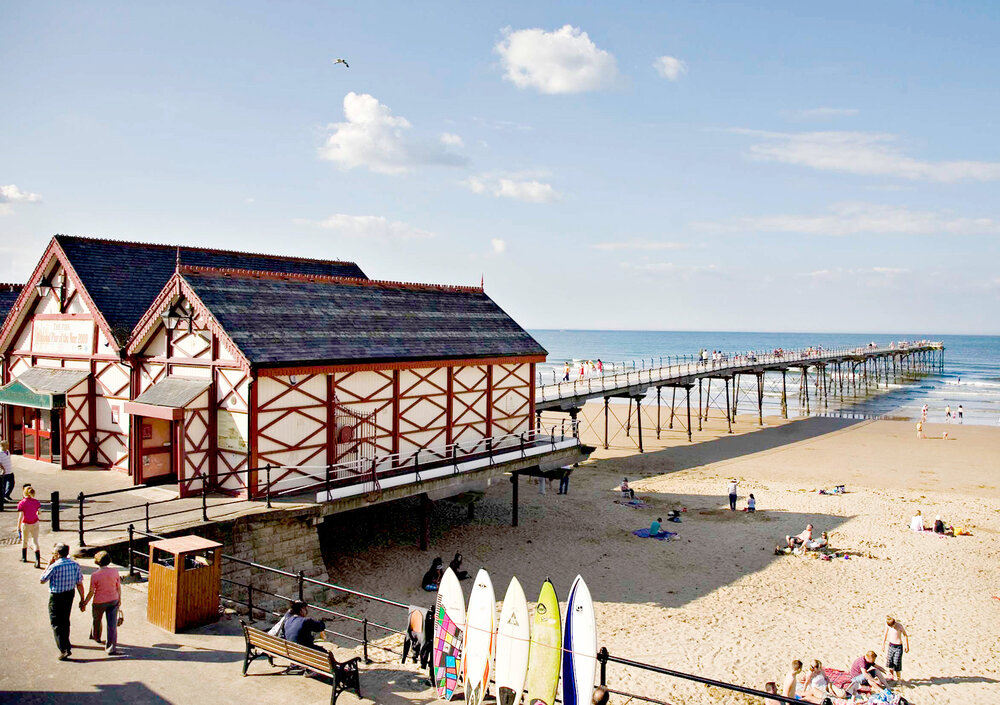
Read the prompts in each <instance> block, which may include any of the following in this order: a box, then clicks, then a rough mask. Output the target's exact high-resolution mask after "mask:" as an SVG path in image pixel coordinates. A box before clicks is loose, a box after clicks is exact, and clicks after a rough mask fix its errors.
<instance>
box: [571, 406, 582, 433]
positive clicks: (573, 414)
mask: <svg viewBox="0 0 1000 705" xmlns="http://www.w3.org/2000/svg"><path fill="white" fill-rule="evenodd" d="M576 415H577V410H576V409H575V408H574V409H570V410H569V420H570V422H571V425H572V426H573V438H575V439H577V440H580V424H578V423H577V422H576Z"/></svg>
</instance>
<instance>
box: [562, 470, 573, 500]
mask: <svg viewBox="0 0 1000 705" xmlns="http://www.w3.org/2000/svg"><path fill="white" fill-rule="evenodd" d="M571 472H573V471H572V470H571V469H570V468H568V467H567V468H563V473H562V475H561V476H560V477H559V492H558V494H569V475H570V473H571Z"/></svg>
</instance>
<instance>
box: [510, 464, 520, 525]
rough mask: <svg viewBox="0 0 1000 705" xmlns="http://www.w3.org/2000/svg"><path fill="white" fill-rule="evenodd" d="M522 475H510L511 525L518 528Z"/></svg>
mask: <svg viewBox="0 0 1000 705" xmlns="http://www.w3.org/2000/svg"><path fill="white" fill-rule="evenodd" d="M519 477H520V475H519V474H518V473H516V472H514V473H511V475H510V525H511V526H517V485H518V482H517V480H518V478H519Z"/></svg>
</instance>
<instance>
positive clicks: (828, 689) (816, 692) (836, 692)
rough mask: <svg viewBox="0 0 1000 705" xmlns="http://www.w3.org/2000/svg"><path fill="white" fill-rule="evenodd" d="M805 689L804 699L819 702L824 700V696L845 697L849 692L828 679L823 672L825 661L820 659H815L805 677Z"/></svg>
mask: <svg viewBox="0 0 1000 705" xmlns="http://www.w3.org/2000/svg"><path fill="white" fill-rule="evenodd" d="M804 691H805V692H804V695H803V699H804V700H808V701H812V702H817V703H821V702H823V699H824V698H829V697H830V696H833V697H835V698H843V697H844V696H845V695H846V694H847V693H845V692H844V690H843V689H842V688H838V687H837V686H835V685H834V684H833V683H831V682H830V681H828V680H827V678H826V674H825V673H824V672H823V663H822V662H821V661H820V660H819V659H815V660H813V662H812V664H811V665H810V666H809V672H808V673H807V674H806V678H805V688H804Z"/></svg>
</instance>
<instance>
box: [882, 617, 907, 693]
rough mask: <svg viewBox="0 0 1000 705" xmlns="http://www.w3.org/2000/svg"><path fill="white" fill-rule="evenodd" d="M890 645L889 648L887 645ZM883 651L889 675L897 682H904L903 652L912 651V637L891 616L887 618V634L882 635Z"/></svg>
mask: <svg viewBox="0 0 1000 705" xmlns="http://www.w3.org/2000/svg"><path fill="white" fill-rule="evenodd" d="M887 643H888V648H886V644H887ZM882 650H883V651H885V663H886V666H887V667H888V669H889V673H891V674H892V677H893V678H894V679H895V680H897V681H901V680H903V652H904V651H905V652H907V653H909V651H910V635H909V634H907V633H906V628H905V627H904V626H903V625H902V624H900V623H899V622H897V621H896V620H895V619H894V618H893V617H892V616H891V615H890V616H888V617H886V618H885V632H884V633H883V634H882Z"/></svg>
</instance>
